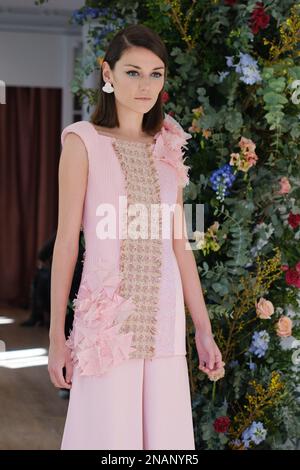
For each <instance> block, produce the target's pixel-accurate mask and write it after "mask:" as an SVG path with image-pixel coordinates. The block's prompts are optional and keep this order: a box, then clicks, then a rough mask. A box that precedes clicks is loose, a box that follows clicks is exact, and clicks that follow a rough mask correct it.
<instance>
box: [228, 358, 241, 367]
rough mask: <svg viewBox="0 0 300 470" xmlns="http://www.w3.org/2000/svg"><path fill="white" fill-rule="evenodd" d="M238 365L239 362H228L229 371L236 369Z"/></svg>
mask: <svg viewBox="0 0 300 470" xmlns="http://www.w3.org/2000/svg"><path fill="white" fill-rule="evenodd" d="M238 365H239V361H238V360H236V359H235V360H232V361H230V362H229V364H228V366H229V367H230V369H233V368H234V367H237V366H238Z"/></svg>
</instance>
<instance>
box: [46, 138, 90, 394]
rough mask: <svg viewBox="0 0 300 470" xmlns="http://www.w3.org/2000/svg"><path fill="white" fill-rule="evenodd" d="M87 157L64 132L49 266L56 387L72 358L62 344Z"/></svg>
mask: <svg viewBox="0 0 300 470" xmlns="http://www.w3.org/2000/svg"><path fill="white" fill-rule="evenodd" d="M87 175H88V157H87V152H86V148H85V145H84V143H83V141H82V140H81V138H80V137H79V136H78V135H76V134H75V133H69V134H67V135H66V138H65V141H64V145H63V149H62V152H61V156H60V162H59V172H58V182H59V204H58V226H57V234H56V239H55V244H54V250H53V259H52V269H51V317H50V330H49V338H50V350H49V361H48V370H49V373H50V377H51V380H52V382H53V383H54V385H55V386H57V387H63V388H69V387H68V384H67V383H66V381H65V380H64V377H63V373H62V368H63V367H64V366H65V367H66V372H67V373H66V380H67V381H68V379H69V381H70V379H71V377H70V375H71V372H72V370H71V363H70V362H71V360H70V356H69V354H68V351H67V348H66V346H65V340H66V338H65V315H66V310H67V302H68V298H69V293H70V289H71V284H72V278H73V274H74V268H75V264H76V261H77V256H78V243H79V234H80V227H81V220H82V211H83V205H84V198H85V192H86V186H87Z"/></svg>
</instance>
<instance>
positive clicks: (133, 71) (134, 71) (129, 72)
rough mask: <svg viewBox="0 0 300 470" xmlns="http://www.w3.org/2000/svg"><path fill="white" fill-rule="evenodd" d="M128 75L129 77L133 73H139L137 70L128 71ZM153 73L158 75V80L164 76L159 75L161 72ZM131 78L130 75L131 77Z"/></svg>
mask: <svg viewBox="0 0 300 470" xmlns="http://www.w3.org/2000/svg"><path fill="white" fill-rule="evenodd" d="M126 73H127V75H129V74H131V73H138V72H137V71H136V70H128V72H126ZM153 73H154V74H156V77H157V78H160V77H161V76H162V74H161V73H159V72H153ZM129 76H130V75H129Z"/></svg>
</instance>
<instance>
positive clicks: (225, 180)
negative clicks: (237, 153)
mask: <svg viewBox="0 0 300 470" xmlns="http://www.w3.org/2000/svg"><path fill="white" fill-rule="evenodd" d="M234 180H235V175H234V174H233V173H232V167H231V166H230V165H229V164H228V163H226V164H225V165H223V166H222V167H221V168H219V169H218V170H215V171H214V172H213V173H212V175H211V177H210V182H211V184H212V188H213V190H214V191H215V192H216V194H217V196H216V197H217V199H219V200H220V201H221V202H222V201H224V197H225V196H227V195H228V194H229V190H228V189H229V188H231V186H232V185H233V182H234Z"/></svg>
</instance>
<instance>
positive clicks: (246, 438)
mask: <svg viewBox="0 0 300 470" xmlns="http://www.w3.org/2000/svg"><path fill="white" fill-rule="evenodd" d="M266 435H267V431H266V429H265V428H264V426H263V423H262V422H261V421H257V422H256V421H253V423H252V424H251V426H249V427H248V428H247V429H245V431H244V432H243V434H242V441H243V444H244V446H245V447H246V448H248V447H249V445H250V442H251V441H252V442H254V444H260V443H261V442H262V441H263V440H265V438H266Z"/></svg>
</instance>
